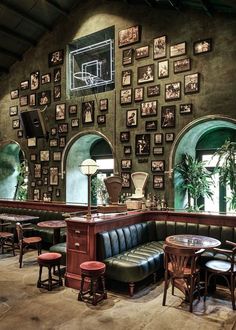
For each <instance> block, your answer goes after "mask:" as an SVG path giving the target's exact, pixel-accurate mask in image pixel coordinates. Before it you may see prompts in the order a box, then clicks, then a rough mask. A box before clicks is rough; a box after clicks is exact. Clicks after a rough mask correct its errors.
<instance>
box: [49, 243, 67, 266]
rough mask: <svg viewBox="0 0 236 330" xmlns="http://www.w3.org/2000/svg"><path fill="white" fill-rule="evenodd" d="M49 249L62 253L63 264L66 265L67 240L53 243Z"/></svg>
mask: <svg viewBox="0 0 236 330" xmlns="http://www.w3.org/2000/svg"><path fill="white" fill-rule="evenodd" d="M49 251H50V252H57V253H60V254H61V255H62V258H61V265H63V266H66V242H63V243H58V244H55V245H52V246H51V247H50V248H49Z"/></svg>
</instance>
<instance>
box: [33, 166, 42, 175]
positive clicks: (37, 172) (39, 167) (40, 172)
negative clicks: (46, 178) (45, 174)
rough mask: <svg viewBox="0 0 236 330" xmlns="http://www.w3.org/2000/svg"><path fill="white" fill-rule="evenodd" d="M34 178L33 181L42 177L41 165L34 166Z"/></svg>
mask: <svg viewBox="0 0 236 330" xmlns="http://www.w3.org/2000/svg"><path fill="white" fill-rule="evenodd" d="M34 177H35V179H39V178H41V177H42V165H41V164H40V163H36V164H34Z"/></svg>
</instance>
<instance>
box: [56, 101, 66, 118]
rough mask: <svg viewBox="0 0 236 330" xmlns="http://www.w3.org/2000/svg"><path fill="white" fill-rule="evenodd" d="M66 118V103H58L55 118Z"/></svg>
mask: <svg viewBox="0 0 236 330" xmlns="http://www.w3.org/2000/svg"><path fill="white" fill-rule="evenodd" d="M65 118H66V104H65V103H60V104H57V105H56V108H55V119H56V120H65Z"/></svg>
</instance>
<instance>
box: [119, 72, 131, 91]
mask: <svg viewBox="0 0 236 330" xmlns="http://www.w3.org/2000/svg"><path fill="white" fill-rule="evenodd" d="M131 84H132V70H131V69H128V70H124V71H121V85H122V87H126V86H131Z"/></svg>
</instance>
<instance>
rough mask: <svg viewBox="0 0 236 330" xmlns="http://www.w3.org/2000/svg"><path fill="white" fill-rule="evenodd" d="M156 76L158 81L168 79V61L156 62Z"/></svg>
mask: <svg viewBox="0 0 236 330" xmlns="http://www.w3.org/2000/svg"><path fill="white" fill-rule="evenodd" d="M157 76H158V78H159V79H162V78H167V77H169V60H163V61H159V62H158V65H157Z"/></svg>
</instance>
